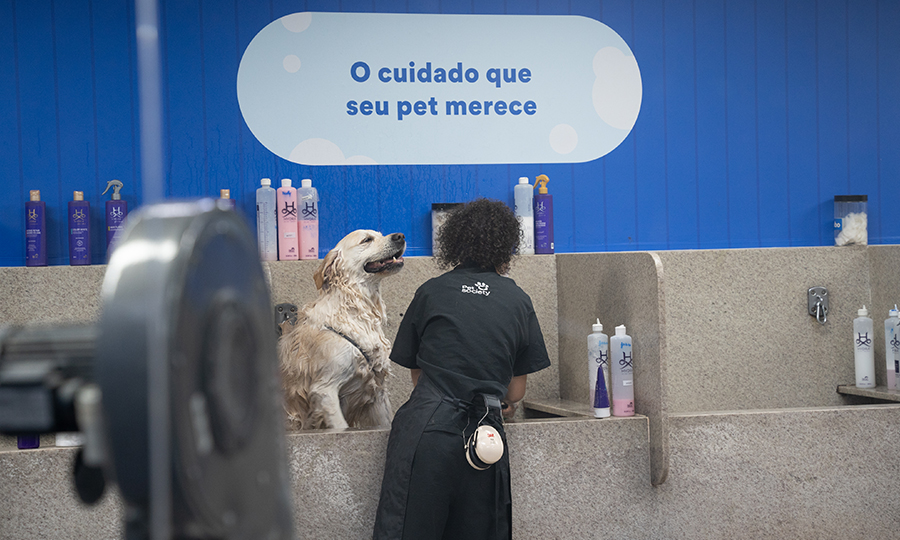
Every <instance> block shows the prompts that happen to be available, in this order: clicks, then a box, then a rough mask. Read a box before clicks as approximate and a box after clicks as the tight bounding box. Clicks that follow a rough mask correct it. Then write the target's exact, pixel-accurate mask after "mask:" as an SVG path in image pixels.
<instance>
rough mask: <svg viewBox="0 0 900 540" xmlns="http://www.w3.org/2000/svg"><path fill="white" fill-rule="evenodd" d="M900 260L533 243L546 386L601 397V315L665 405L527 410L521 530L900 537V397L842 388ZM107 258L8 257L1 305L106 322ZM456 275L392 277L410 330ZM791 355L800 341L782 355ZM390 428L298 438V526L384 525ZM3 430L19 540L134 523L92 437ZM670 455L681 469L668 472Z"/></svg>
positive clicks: (391, 300)
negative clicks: (381, 504) (593, 364)
mask: <svg viewBox="0 0 900 540" xmlns="http://www.w3.org/2000/svg"><path fill="white" fill-rule="evenodd" d="M316 264H317V263H315V262H298V263H274V264H269V265H267V271H268V275H269V279H270V282H271V283H272V289H273V291H274V293H273V301H274V302H293V303H296V304H298V305H302V304H303V303H304V302H306V301H308V300H309V299H311V298H313V297H314V295H315V291H314V287H313V286H312V281H311V278H310V276H311V275H312V272H313V271H314V270H315V267H316ZM897 268H900V246H877V247H875V246H873V247H869V248H800V249H781V248H778V249H765V250H733V251H692V252H658V253H615V254H614V253H608V254H566V255H557V256H555V257H533V258H532V257H529V258H523V259H522V260H520V261H519V263H518V264H517V265H516V266H515V267H514V268H513V271H512V277H513V278H514V279H516V281H517V282H518V283H519V284H520V285H521V286H522V287H523V288H524V289H525V290H526V291H527V292H528V293H529V294H530V295H531V296H532V299H533V300H534V303H535V307H536V309H537V310H538V317H539V319H540V321H541V324H542V326H543V329H544V332H545V336H546V338H547V342H548V347H549V348H550V349H551V358H552V359H554V360H556V361H555V362H554V368H553V370H547V372H545V373H542V374H541V375H540V376H535V377H533V378H532V379H530V380H529V395H530V396H532V397H540V398H554V397H563V398H564V399H572V400H575V401H581V400H583V399H584V398H586V396H587V382H586V381H587V372H586V371H587V368H586V366H585V363H586V358H585V354H586V342H585V339H586V336H587V333H588V332H589V331H590V324H591V322H593V320H594V319H595V318H596V317H600V318H601V321H602V322H604V325H605V326H606V328H607V330H611V327H612V326H615V325H616V324H621V323H624V324H626V325H627V326H628V328H629V332H630V333H633V335H634V337H635V348H636V350H635V352H636V353H641V354H640V356H638V357H637V358H638V361H639V362H640V359H641V358H643V366H642V367H641V368H640V370H639V371H637V372H636V376H635V379H636V383H637V387H638V388H637V389H638V391H639V392H641V393H642V394H639V399H638V411H639V412H642V410H645V411H648V412H649V414H648V415H646V416H644V415H639V416H636V417H633V418H627V419H618V418H613V419H609V420H593V419H577V418H574V419H573V418H566V419H547V420H527V421H524V420H520V421H518V422H515V423H512V424H510V425H508V430H507V431H508V433H509V442H510V452H511V465H512V477H513V479H512V488H513V501H514V511H513V537H514V538H515V539H516V540H531V539H556V538H558V539H563V538H565V539H568V538H598V539H603V538H610V539H632V538H633V539H644V538H663V539H682V538H683V539H694V538H727V539H729V540H733V539H743V538H747V539H753V540H759V539H773V540H774V539H779V540H780V539H782V538H900V514H897V512H895V508H894V506H895V505H894V500H895V499H896V494H897V493H900V432H898V431H897V430H896V429H895V427H896V426H897V425H898V423H900V405H896V404H895V405H855V406H846V404H847V403H852V402H850V401H846V400H845V398H842V397H839V396H835V395H832V394H835V386H836V384H838V383H846V382H852V374H853V371H852V351H851V350H849V348H848V349H846V350H845V348H844V347H845V345H846V341H849V338H848V337H847V336H846V334H847V333H849V330H847V331H846V332H845V330H846V327H847V326H848V325H849V321H850V320H852V318H853V316H855V310H856V308H857V307H858V306H857V305H856V304H858V303H861V302H871V307H872V311H873V314H874V315H875V316H874V317H873V318H875V319H876V322H877V321H878V319H882V318H883V317H882V316H881V314H880V313H881V312H882V311H884V313H885V314H886V312H887V308H888V307H890V306H892V305H893V303H894V302H895V300H894V299H893V298H894V297H896V296H898V295H900V280H898V279H897V277H898V276H897ZM103 269H104V267H102V266H94V267H89V268H70V267H51V268H47V269H26V268H0V287H2V288H3V290H5V291H10V294H7V295H4V297H3V298H0V322H3V323H14V324H22V323H26V322H46V323H68V322H84V321H93V320H96V319H97V318H98V317H99V309H100V307H99V302H98V300H97V298H98V292H99V286H100V283H101V281H102V275H103ZM438 272H439V270H438V269H436V268H435V267H434V266H433V264H432V262H431V259H430V258H416V257H411V258H408V259H407V266H406V268H405V269H404V273H403V274H401V277H398V278H391V279H389V280H388V281H385V283H384V294H385V298H386V302H387V307H388V313H389V321H388V333H389V335H390V336H391V337H392V336H393V335H394V332H396V325H397V324H398V323H399V320H400V317H401V316H402V313H403V310H404V309H405V307H406V305H407V303H408V301H409V298H411V297H412V294H413V292H414V291H415V288H416V287H417V286H418V285H419V284H420V283H422V282H423V281H425V280H426V279H428V278H429V277H431V276H433V275H436V274H437V273H438ZM813 285H824V286H827V287H828V288H829V291H831V293H832V299H831V301H832V302H833V304H832V306H833V308H832V311H831V313H830V314H829V322H828V324H826V325H825V326H821V325H819V324H818V323H816V322H815V320H814V319H813V318H812V317H810V316H809V315H807V314H806V289H807V288H808V287H810V286H813ZM557 289H558V291H557ZM91 291H93V292H91ZM654 298H656V304H654V301H653V299H654ZM867 305H869V304H868V303H867ZM739 308H740V309H739ZM877 326H878V324H876V334H878V332H877ZM721 331H725V332H732V333H734V334H736V335H734V336H732V337H731V338H730V339H726V338H725V337H722V336H717V335H713V336H711V339H710V340H709V341H708V342H707V343H706V344H703V345H702V347H701V349H700V350H701V351H703V352H704V354H702V355H695V354H694V351H696V350H697V349H696V347H695V346H694V345H692V344H693V340H695V339H697V338H698V337H702V336H704V335H706V334H705V333H707V332H708V333H711V334H715V333H716V332H721ZM876 343H877V340H876ZM882 347H883V345H882ZM739 348H746V349H749V350H738V349H739ZM776 353H778V354H781V355H782V356H790V358H786V359H780V363H778V362H779V359H778V358H772V357H775V356H778V354H776ZM557 356H558V360H557ZM698 356H699V359H698ZM876 365H878V364H876ZM638 366H640V363H638ZM397 371H400V370H397ZM704 377H705V378H706V379H708V382H707V383H701V382H700V381H701V380H702V379H704ZM780 378H784V379H788V380H785V381H781V380H779V379H780ZM391 385H392V386H391V392H392V394H391V395H392V399H394V401H395V407H397V406H399V404H400V403H401V402H402V400H403V399H404V398H405V394H407V393H408V391H409V388H410V386H409V383H408V382H407V380H406V377H405V374H403V373H397V376H396V377H394V378H393V379H392V380H391ZM654 394H655V395H654ZM641 396H642V397H641ZM735 409H739V410H735ZM654 415H655V416H654ZM654 424H658V426H662V427H663V428H664V430H663V431H659V430H658V429H656V428H655V427H654ZM660 434H662V436H660ZM387 436H388V431H387V430H384V429H376V430H348V431H342V432H336V431H310V432H296V433H292V434H289V435H288V445H287V449H288V460H289V465H290V471H291V477H292V486H293V496H294V506H295V523H296V525H297V534H298V537H300V538H307V537H309V538H348V539H354V538H359V539H364V538H369V537H370V536H371V528H372V524H373V522H374V511H375V507H376V505H377V497H378V491H379V487H380V482H381V475H382V472H383V459H384V458H383V456H384V449H385V446H386V444H387ZM48 438H49V437H45V438H44V444H46V442H47V439H48ZM0 444H2V445H3V446H0V493H4V497H3V498H2V499H0V540H5V539H14V538H15V539H18V538H29V537H32V538H50V539H61V540H62V539H66V540H67V539H70V538H71V539H75V538H79V539H80V538H92V539H99V540H105V539H119V538H122V536H121V528H120V523H121V517H122V512H123V508H122V505H121V502H120V500H119V498H118V497H117V495H116V493H115V491H114V490H113V491H112V492H110V493H109V494H108V495H107V496H106V497H105V498H104V499H103V501H101V504H100V505H99V506H97V507H92V508H87V507H84V506H82V505H81V504H80V503H78V502H76V500H75V498H74V494H73V493H72V489H71V487H70V479H69V471H70V470H71V463H72V458H73V456H74V450H73V449H69V448H43V449H40V450H31V451H15V450H10V447H11V445H12V444H14V442H13V441H12V440H11V439H10V438H5V439H3V440H2V441H0ZM663 445H664V446H663ZM660 454H663V457H665V462H666V470H667V477H666V478H665V482H664V483H662V484H661V485H658V486H655V487H654V486H653V480H654V467H653V465H652V463H653V460H654V459H659V458H660V457H661V456H660ZM654 456H655V457H654ZM657 479H658V478H657Z"/></svg>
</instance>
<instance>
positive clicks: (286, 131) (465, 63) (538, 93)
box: [237, 12, 641, 165]
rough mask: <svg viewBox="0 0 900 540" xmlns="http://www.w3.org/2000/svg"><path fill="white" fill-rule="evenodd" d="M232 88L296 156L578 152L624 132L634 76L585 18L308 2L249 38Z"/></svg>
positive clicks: (479, 156) (256, 123)
mask: <svg viewBox="0 0 900 540" xmlns="http://www.w3.org/2000/svg"><path fill="white" fill-rule="evenodd" d="M237 95H238V102H239V104H240V108H241V113H242V114H243V116H244V120H245V121H246V122H247V126H248V127H249V128H250V131H252V132H253V134H254V136H256V138H257V139H258V140H259V141H260V142H261V143H262V144H263V145H264V146H265V147H266V148H268V149H269V150H271V151H272V152H273V153H275V154H276V155H278V156H280V157H282V158H284V159H287V160H290V161H292V162H295V163H302V164H305V165H367V164H382V165H400V164H416V165H428V164H479V163H576V162H584V161H591V160H594V159H597V158H599V157H602V156H604V155H606V154H608V153H609V152H611V151H612V150H613V149H614V148H616V147H617V146H618V145H619V144H620V143H621V142H622V141H623V140H624V139H625V137H626V136H628V133H629V132H630V131H631V128H632V127H633V126H634V123H635V121H636V120H637V116H638V112H639V111H640V107H641V74H640V70H639V69H638V65H637V61H636V60H635V58H634V55H633V54H632V52H631V50H630V49H629V48H628V45H627V44H626V43H625V41H624V40H622V38H621V37H620V36H619V35H618V34H617V33H615V32H614V31H613V30H612V29H611V28H609V27H608V26H606V25H605V24H603V23H601V22H599V21H596V20H594V19H589V18H586V17H577V16H518V15H434V14H389V13H311V12H306V13H294V14H292V15H287V16H285V17H282V18H280V19H278V20H276V21H274V22H272V23H271V24H269V25H267V26H266V27H265V28H263V29H262V30H261V31H260V32H259V34H257V35H256V37H254V38H253V40H252V41H251V42H250V45H248V46H247V50H246V51H244V55H243V57H242V58H241V64H240V67H239V69H238V76H237Z"/></svg>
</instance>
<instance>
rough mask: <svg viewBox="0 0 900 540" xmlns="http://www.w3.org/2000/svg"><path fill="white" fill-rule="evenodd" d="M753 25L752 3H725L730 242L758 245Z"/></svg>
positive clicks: (733, 244)
mask: <svg viewBox="0 0 900 540" xmlns="http://www.w3.org/2000/svg"><path fill="white" fill-rule="evenodd" d="M755 27H756V13H755V4H754V3H753V2H726V3H725V62H726V63H725V69H726V74H725V77H726V83H725V84H726V92H727V93H726V99H727V102H726V103H727V105H726V115H727V116H726V118H727V121H728V132H727V137H728V146H727V148H726V151H727V156H728V245H729V247H757V246H759V245H760V243H759V194H758V192H757V179H758V176H757V161H756V156H757V141H758V136H759V133H758V128H757V124H756V113H757V104H756V91H755V90H756V35H755Z"/></svg>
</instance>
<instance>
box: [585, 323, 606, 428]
mask: <svg viewBox="0 0 900 540" xmlns="http://www.w3.org/2000/svg"><path fill="white" fill-rule="evenodd" d="M587 345H588V380H589V381H590V385H591V386H590V389H591V390H590V392H591V401H590V403H591V406H592V407H594V416H597V418H605V417H607V416H609V407H606V408H605V414H604V410H603V409H604V408H603V407H599V408H598V407H596V406H595V403H596V400H597V395H596V389H597V379H598V378H599V377H598V372H599V374H600V375H602V377H603V384H604V385H605V386H606V392H607V400H608V399H609V338H608V337H607V336H606V334H604V333H603V325H602V324H600V319H597V322H596V323H594V324H593V325H591V333H590V334H588V337H587ZM598 409H599V412H598Z"/></svg>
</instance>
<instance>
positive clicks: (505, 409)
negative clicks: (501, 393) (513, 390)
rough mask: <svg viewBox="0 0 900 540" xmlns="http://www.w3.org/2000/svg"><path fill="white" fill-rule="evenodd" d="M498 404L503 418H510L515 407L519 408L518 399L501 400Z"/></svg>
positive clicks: (513, 414) (514, 412) (514, 413)
mask: <svg viewBox="0 0 900 540" xmlns="http://www.w3.org/2000/svg"><path fill="white" fill-rule="evenodd" d="M500 405H501V413H502V414H503V419H504V420H512V417H513V416H515V415H516V409H518V408H519V402H518V401H513V402H509V401H506V400H503V401H501V402H500Z"/></svg>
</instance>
